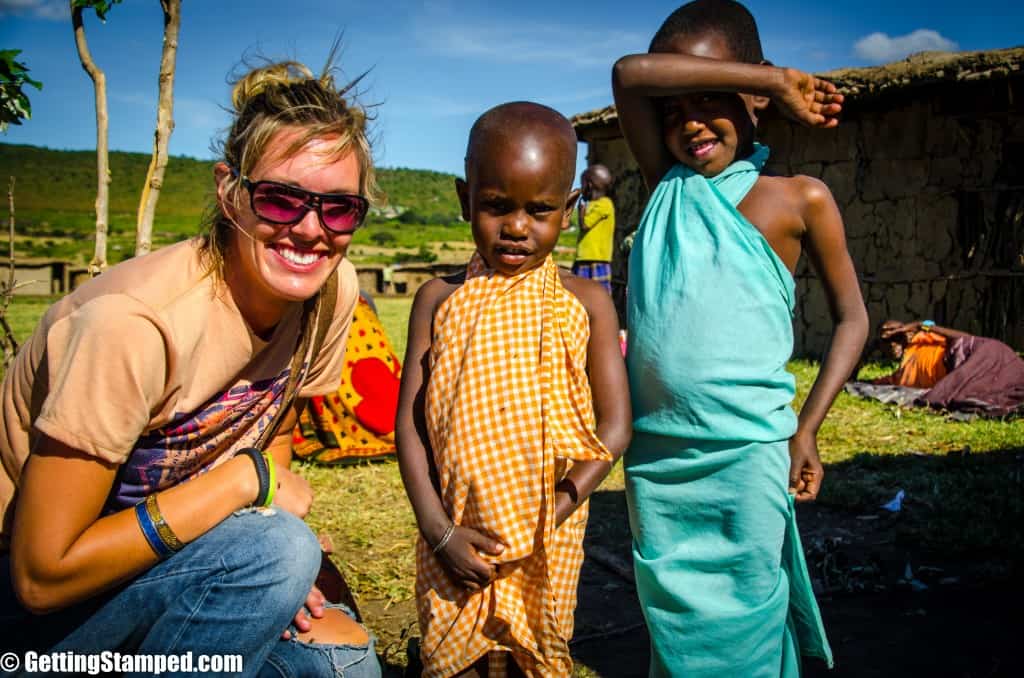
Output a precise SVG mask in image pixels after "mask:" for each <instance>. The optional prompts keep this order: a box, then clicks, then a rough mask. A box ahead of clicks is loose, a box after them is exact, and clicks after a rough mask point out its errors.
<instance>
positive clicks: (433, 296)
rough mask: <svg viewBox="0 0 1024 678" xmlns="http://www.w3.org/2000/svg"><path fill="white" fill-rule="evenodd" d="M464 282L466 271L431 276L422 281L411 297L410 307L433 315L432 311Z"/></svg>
mask: <svg viewBox="0 0 1024 678" xmlns="http://www.w3.org/2000/svg"><path fill="white" fill-rule="evenodd" d="M464 282H466V272H465V271H460V272H458V273H453V274H452V275H448V276H444V277H441V278H432V279H431V280H428V281H427V282H425V283H423V285H422V286H420V288H419V289H418V290H416V296H415V297H413V301H412V307H413V312H414V313H423V314H427V315H428V316H429V317H433V315H434V312H435V311H437V309H438V308H439V307H440V306H441V304H443V303H444V302H445V300H446V299H447V298H448V297H450V296H451V295H452V293H453V292H455V290H457V289H459V288H460V287H462V283H464Z"/></svg>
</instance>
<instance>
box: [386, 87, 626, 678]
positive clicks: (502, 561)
mask: <svg viewBox="0 0 1024 678" xmlns="http://www.w3.org/2000/svg"><path fill="white" fill-rule="evenodd" d="M575 157H576V135H575V134H574V132H573V129H572V127H571V125H570V124H569V122H568V121H567V120H566V119H565V118H564V117H562V116H561V115H560V114H558V113H557V112H555V111H553V110H551V109H549V108H546V107H544V106H541V105H539V104H533V103H524V102H519V103H510V104H504V105H501V106H498V107H496V108H493V109H491V110H490V111H488V112H487V113H484V114H483V115H482V116H481V117H480V118H479V119H478V120H477V121H476V123H475V124H474V125H473V129H472V131H471V132H470V135H469V145H468V148H467V150H466V180H465V181H457V182H456V189H457V191H458V194H459V200H460V201H461V203H462V213H463V216H464V217H465V218H466V219H467V220H469V221H470V222H471V223H472V229H473V239H474V241H475V242H476V246H477V251H476V253H475V254H474V255H473V258H472V260H471V261H470V262H469V266H468V268H467V270H466V271H465V273H462V274H458V275H456V276H453V277H450V278H438V279H436V280H432V281H430V282H428V283H427V284H426V285H424V286H423V287H422V288H420V290H419V292H417V294H416V299H415V301H414V303H413V308H412V313H411V317H410V319H409V340H408V342H409V343H408V349H407V352H406V362H405V365H406V367H405V373H404V374H403V375H402V385H401V392H400V395H399V406H398V421H397V443H398V459H399V464H400V467H401V471H402V480H403V481H404V483H405V488H406V492H407V493H408V495H409V499H410V501H411V502H412V506H413V510H414V511H415V513H416V521H417V523H418V524H419V528H420V534H421V538H420V539H419V540H418V542H417V545H416V598H417V601H418V606H419V620H420V630H421V632H422V640H421V644H420V656H421V659H422V662H423V666H424V672H423V675H424V676H453V675H486V676H492V677H493V676H502V675H505V674H506V673H511V674H512V675H517V673H518V674H523V675H527V676H569V675H570V673H571V671H572V660H571V659H570V656H569V644H568V643H569V639H570V638H571V637H572V629H573V609H574V608H575V606H576V585H577V582H578V579H579V571H580V566H581V564H582V560H583V545H582V542H583V533H584V529H585V527H586V521H587V506H586V499H587V497H588V496H589V495H590V493H591V492H592V491H593V490H594V488H596V487H597V486H598V484H600V482H601V480H602V479H603V478H604V477H605V475H606V474H607V473H608V471H609V470H610V468H611V465H612V463H613V462H614V461H615V459H617V458H618V457H619V455H621V454H622V451H623V450H624V449H625V447H626V445H627V444H628V443H629V437H630V430H631V429H630V419H631V414H630V409H629V403H628V399H626V398H621V397H620V394H622V393H624V392H625V391H626V389H627V379H626V371H625V365H624V363H623V361H622V357H621V355H620V354H619V349H618V346H617V344H616V333H617V330H618V322H617V320H616V316H615V310H614V308H613V307H612V304H611V300H610V299H609V297H608V295H607V294H606V293H605V292H604V290H603V289H602V288H601V287H600V286H599V285H597V284H596V283H593V282H591V281H589V280H583V279H580V278H576V277H575V276H572V275H570V274H567V273H563V272H562V271H560V270H559V268H558V266H557V265H556V264H555V263H554V260H553V259H552V257H551V252H552V250H553V249H554V247H555V243H556V242H557V240H558V235H559V233H560V232H561V231H562V230H563V229H565V228H567V227H568V225H569V216H570V215H571V214H572V210H573V207H574V206H575V204H576V200H577V197H578V195H579V192H578V191H572V190H571V189H572V183H573V177H574V174H575V166H574V165H575ZM595 415H596V417H595ZM595 419H596V423H595ZM510 655H511V659H510V657H509V656H510Z"/></svg>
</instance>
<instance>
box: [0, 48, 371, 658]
mask: <svg viewBox="0 0 1024 678" xmlns="http://www.w3.org/2000/svg"><path fill="white" fill-rule="evenodd" d="M330 70H331V69H330V62H329V63H328V68H327V69H325V72H324V73H323V74H322V75H320V76H318V77H317V76H314V75H313V74H312V73H311V72H310V71H309V70H308V69H307V68H306V67H305V66H303V65H301V64H298V63H294V62H284V63H278V64H269V65H267V66H264V67H261V68H257V69H254V70H252V71H250V72H249V73H247V74H246V75H244V76H243V77H242V78H241V79H240V80H239V81H238V82H236V83H235V85H234V89H233V92H232V102H233V105H234V120H233V123H232V126H231V128H230V130H229V132H228V135H227V138H226V140H225V142H224V144H223V157H222V159H221V161H220V162H218V163H217V164H216V166H215V169H214V175H215V181H216V186H217V198H216V209H215V210H213V211H212V213H211V217H210V218H209V219H208V222H209V223H208V228H207V229H206V232H205V234H204V235H202V236H201V237H199V238H196V239H194V240H190V241H187V242H183V243H179V244H177V245H173V246H170V247H167V248H164V249H161V250H159V251H157V252H155V253H153V254H151V255H148V256H145V257H142V258H139V259H133V260H130V261H128V262H125V263H123V264H120V265H118V266H115V267H114V268H112V269H111V270H110V271H108V272H106V273H105V274H103V275H102V276H101V277H99V278H97V279H95V280H91V281H89V282H88V283H86V284H85V285H83V286H81V287H80V288H79V289H77V290H76V291H75V292H74V293H72V294H70V295H69V296H67V297H65V298H64V299H62V300H61V301H59V302H58V303H56V304H55V305H54V306H53V307H52V308H50V310H49V311H48V312H47V313H46V315H45V316H44V317H43V319H42V321H41V322H40V325H39V327H38V328H37V329H36V331H35V333H34V335H33V336H32V338H31V339H30V340H29V341H28V342H27V344H26V345H25V346H24V347H23V348H22V350H21V352H20V353H19V355H18V357H17V359H16V361H15V362H14V364H13V365H12V366H11V369H10V370H9V371H8V373H7V374H6V377H5V380H4V383H3V406H2V411H0V458H2V461H3V471H2V472H0V510H2V512H3V514H2V515H3V523H2V528H0V554H2V555H0V569H2V570H3V571H4V572H2V573H0V576H2V582H0V630H2V632H3V633H4V640H5V643H4V644H5V646H7V647H10V646H11V645H12V644H17V645H18V646H19V647H21V648H22V649H36V650H49V651H74V652H77V653H95V652H99V651H102V650H119V651H122V652H124V651H128V652H131V653H136V654H139V655H141V654H149V655H165V656H169V655H173V654H181V653H184V652H192V653H193V655H194V656H195V657H198V656H200V655H204V654H205V655H211V654H223V653H230V654H237V655H240V656H241V658H242V660H243V666H242V667H241V669H240V670H241V671H242V672H243V673H244V674H245V675H256V674H259V673H261V672H263V673H266V674H268V675H274V674H275V673H283V674H289V673H290V674H292V675H295V674H300V675H301V674H323V673H330V671H331V669H332V667H337V668H340V667H342V666H346V665H348V664H351V665H352V666H346V675H350V673H349V672H352V673H354V674H355V675H379V667H378V666H377V662H376V657H375V656H374V654H373V652H372V643H371V642H370V639H369V637H368V636H367V634H366V632H365V630H364V629H363V628H362V627H360V626H359V625H358V624H356V623H355V621H353V620H352V619H351V618H350V617H348V616H347V615H345V614H344V613H343V611H339V610H337V609H332V610H325V609H324V599H323V596H322V595H321V594H320V593H319V591H317V590H316V589H315V588H314V587H313V581H314V578H315V576H316V574H317V570H318V566H319V563H320V549H319V546H318V544H317V540H316V538H315V537H314V536H313V534H312V533H311V532H310V530H309V529H308V528H307V527H306V525H305V524H304V523H303V522H302V520H301V518H302V517H303V516H304V515H305V514H306V513H307V511H308V510H309V506H310V503H311V501H312V492H311V489H310V487H309V485H308V484H307V483H306V482H305V481H304V480H303V479H302V478H300V477H299V476H297V475H295V474H293V473H291V472H290V471H289V470H288V469H287V460H288V458H289V454H290V452H289V437H290V433H291V430H292V427H293V425H294V422H295V412H296V411H297V410H298V409H299V408H301V405H302V402H303V400H304V399H305V398H308V397H310V396H313V395H319V394H324V393H328V392H330V391H332V390H333V389H334V387H335V386H336V385H337V383H338V379H339V377H340V374H341V358H340V356H342V354H343V350H342V347H343V346H344V344H345V335H346V333H347V331H348V326H349V324H350V321H351V317H352V312H353V309H354V307H355V303H356V299H357V295H358V288H357V283H356V275H355V271H354V269H353V267H352V265H351V264H350V263H349V262H347V261H345V259H344V256H345V252H346V250H347V248H348V245H349V242H350V240H351V238H352V233H353V231H354V230H355V229H356V228H357V227H358V226H359V225H360V223H361V222H362V220H363V218H364V216H365V214H366V211H367V208H368V205H369V199H370V198H372V197H373V194H374V189H375V182H374V175H373V167H372V157H371V152H370V146H369V143H368V141H367V137H366V130H365V125H366V114H365V111H364V110H363V109H362V108H360V107H359V106H358V105H356V104H354V103H350V102H349V101H347V100H346V98H345V93H346V91H347V89H348V88H337V87H336V86H335V83H334V80H333V78H332V77H331V75H330ZM321 288H324V293H323V294H318V293H319V292H320V290H321ZM292 394H295V396H296V397H295V398H292ZM278 430H279V431H280V432H281V434H280V435H274V432H275V431H278ZM275 460H276V463H275ZM271 504H275V505H276V506H274V508H269V507H270V506H271ZM245 509H251V510H245ZM7 570H9V573H10V574H9V576H8V575H7V572H6V571H7ZM39 615H46V616H44V617H40V616H39ZM310 617H312V618H313V619H311V618H310ZM289 623H291V626H289ZM314 624H315V625H316V626H317V628H316V631H315V634H316V638H317V639H318V640H321V641H324V640H326V641H330V642H336V643H341V644H342V645H343V647H341V648H338V647H333V648H332V647H331V646H315V645H306V644H303V643H301V642H300V641H299V640H298V639H297V638H296V636H299V637H300V638H301V637H303V636H302V635H301V634H303V633H307V632H309V631H310V630H311V628H312V627H313V625H314ZM286 629H287V630H286ZM310 648H314V651H310ZM322 650H331V651H326V652H325V651H322ZM199 668H202V667H199ZM229 670H236V671H237V670H239V669H238V668H237V667H235V668H234V669H229Z"/></svg>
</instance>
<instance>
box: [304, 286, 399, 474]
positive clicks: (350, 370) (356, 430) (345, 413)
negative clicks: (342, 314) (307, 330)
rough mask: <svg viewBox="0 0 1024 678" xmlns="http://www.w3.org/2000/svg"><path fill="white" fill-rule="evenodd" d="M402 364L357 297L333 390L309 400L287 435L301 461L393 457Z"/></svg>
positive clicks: (370, 311) (373, 315)
mask: <svg viewBox="0 0 1024 678" xmlns="http://www.w3.org/2000/svg"><path fill="white" fill-rule="evenodd" d="M401 376H402V365H401V363H400V362H399V360H398V356H396V355H395V352H394V349H393V348H392V347H391V342H389V341H388V338H387V335H386V334H385V333H384V327H383V326H382V325H381V323H380V319H378V318H377V314H376V313H374V311H373V308H372V307H371V306H370V305H369V304H368V303H367V302H366V300H365V299H363V298H362V297H360V298H359V303H358V304H357V305H356V310H355V315H354V316H353V318H352V328H351V329H350V330H349V334H348V341H347V342H346V344H345V364H344V367H343V368H342V374H341V383H340V384H339V386H338V390H337V391H336V392H334V393H331V394H328V395H326V396H315V397H313V398H311V399H310V401H309V403H308V404H307V405H306V407H305V409H304V410H303V411H302V414H301V415H300V416H299V421H298V423H297V424H296V426H295V430H294V432H293V434H292V449H293V450H294V452H295V455H296V456H297V457H299V458H300V459H310V460H313V461H316V462H319V463H321V464H343V463H349V462H355V461H360V460H364V459H372V458H375V457H381V456H384V455H389V454H394V452H395V411H396V410H397V408H398V382H399V379H400V378H401Z"/></svg>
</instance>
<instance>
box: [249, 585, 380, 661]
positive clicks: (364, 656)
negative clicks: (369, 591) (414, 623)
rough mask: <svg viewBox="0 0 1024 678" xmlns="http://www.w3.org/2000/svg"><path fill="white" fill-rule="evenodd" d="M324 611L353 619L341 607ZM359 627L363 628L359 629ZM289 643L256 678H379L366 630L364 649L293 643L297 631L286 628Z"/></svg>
mask: <svg viewBox="0 0 1024 678" xmlns="http://www.w3.org/2000/svg"><path fill="white" fill-rule="evenodd" d="M326 607H333V608H335V609H338V610H341V611H342V612H344V613H345V614H347V615H348V616H349V617H352V618H353V619H355V615H354V614H353V613H352V610H350V609H348V608H347V607H346V606H345V605H342V604H341V603H327V605H326ZM360 626H362V625H360ZM288 630H289V631H290V632H291V637H292V639H291V640H284V641H281V642H280V643H278V644H277V645H276V646H275V647H274V650H273V651H272V652H271V653H270V656H269V657H267V661H266V663H265V664H263V669H262V670H261V671H260V674H259V678H299V677H300V676H344V678H380V672H381V669H380V662H378V661H377V655H376V653H375V652H374V643H373V636H372V635H370V631H369V629H367V628H366V627H365V626H364V627H363V630H364V631H366V635H367V637H368V638H369V639H370V640H369V642H368V643H367V644H365V645H332V644H328V643H305V642H302V641H301V640H298V639H296V635H297V634H298V630H297V629H296V628H295V626H294V625H292V626H289V627H288Z"/></svg>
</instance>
